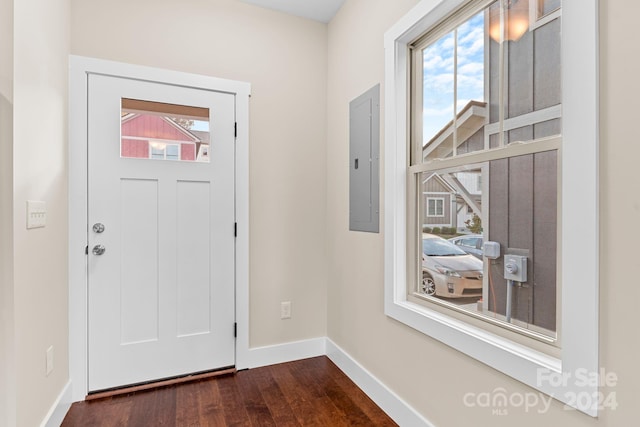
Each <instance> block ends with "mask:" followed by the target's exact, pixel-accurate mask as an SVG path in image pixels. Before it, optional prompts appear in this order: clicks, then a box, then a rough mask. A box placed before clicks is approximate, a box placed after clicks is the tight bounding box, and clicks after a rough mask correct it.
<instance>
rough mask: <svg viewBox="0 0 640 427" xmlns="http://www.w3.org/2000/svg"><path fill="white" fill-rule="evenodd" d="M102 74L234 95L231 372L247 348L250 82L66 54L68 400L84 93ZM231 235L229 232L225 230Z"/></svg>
mask: <svg viewBox="0 0 640 427" xmlns="http://www.w3.org/2000/svg"><path fill="white" fill-rule="evenodd" d="M90 74H103V75H110V76H117V77H125V78H129V79H135V80H142V81H149V82H154V83H164V84H172V85H178V86H183V87H190V88H195V89H204V90H214V91H218V92H226V93H231V94H234V95H235V98H236V102H235V116H236V122H237V137H236V167H235V191H236V200H235V212H236V221H237V224H238V226H237V237H236V253H235V256H236V266H235V289H236V290H235V292H236V322H237V324H238V328H237V338H236V368H237V369H244V368H246V367H249V366H248V365H249V364H250V362H249V360H250V349H249V97H250V96H251V85H250V83H246V82H240V81H234V80H226V79H219V78H215V77H209V76H203V75H197V74H188V73H183V72H178V71H171V70H163V69H159V68H152V67H144V66H139V65H131V64H125V63H120V62H113V61H106V60H101V59H95V58H87V57H81V56H74V55H71V56H70V57H69V266H68V267H69V376H70V380H71V384H72V400H73V401H74V402H76V401H81V400H84V398H85V397H86V396H87V392H88V375H87V368H88V364H87V362H88V360H87V354H88V341H87V333H88V327H87V320H88V317H87V309H88V305H87V256H86V254H85V248H86V246H87V230H88V226H89V224H88V222H87V190H88V189H87V178H88V171H87V130H88V129H87V94H88V92H87V90H88V75H90ZM230 231H231V230H230Z"/></svg>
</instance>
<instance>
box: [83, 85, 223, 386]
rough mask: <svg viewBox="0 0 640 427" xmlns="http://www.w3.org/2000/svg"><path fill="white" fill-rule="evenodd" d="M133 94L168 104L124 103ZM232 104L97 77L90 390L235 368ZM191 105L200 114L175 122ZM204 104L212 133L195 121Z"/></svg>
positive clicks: (92, 92)
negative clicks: (146, 108) (98, 229)
mask: <svg viewBox="0 0 640 427" xmlns="http://www.w3.org/2000/svg"><path fill="white" fill-rule="evenodd" d="M123 99H124V100H126V101H125V102H126V103H127V104H126V105H127V106H131V105H133V104H132V102H131V100H143V101H151V103H150V104H145V103H138V104H136V105H142V106H144V105H155V106H159V107H158V111H142V110H140V111H138V110H135V109H134V108H127V109H126V110H125V109H123ZM234 103H235V99H234V96H233V95H231V94H224V93H219V92H213V91H206V90H200V89H192V88H185V87H178V86H171V85H167V84H160V83H151V82H142V81H137V80H129V79H125V78H118V77H111V76H102V75H90V76H89V100H88V110H89V116H88V170H89V182H88V193H89V194H88V217H89V218H88V219H89V230H88V242H89V261H88V295H89V296H88V298H89V304H88V307H89V308H88V319H89V354H88V365H89V390H90V391H97V390H103V389H108V388H112V387H118V386H123V385H130V384H136V383H140V382H147V381H152V380H157V379H162V378H168V377H173V376H179V375H184V374H189V373H193V372H201V371H206V370H212V369H217V368H222V367H227V366H232V365H234V363H235V354H234V344H235V340H234V334H233V324H234V319H235V314H234V280H235V278H234V260H235V258H234V253H235V252H234V251H235V241H234V235H233V226H234V221H235V218H234V197H235V196H234V194H235V193H234V164H235V158H234V152H235V148H234V142H235V137H234V121H235V120H234V108H235V106H234ZM163 106H167V112H166V115H165V114H163V110H162V107H163ZM183 106H189V107H195V110H192V111H196V112H197V113H194V115H193V116H189V115H186V116H185V117H186V118H181V119H180V120H178V119H175V117H173V116H172V114H173V113H175V111H188V110H186V107H183ZM137 108H143V107H137ZM172 109H173V111H170V110H172ZM150 110H153V108H150ZM202 111H208V117H209V119H208V121H209V134H208V139H209V140H207V141H205V139H206V138H207V137H205V136H203V133H202V132H200V133H198V131H196V130H195V129H189V127H190V126H191V125H190V124H189V121H190V118H195V119H196V120H198V121H202V120H203V118H202ZM143 116H144V117H143ZM138 119H140V123H139V124H135V123H134V122H133V121H135V120H138ZM142 120H144V121H145V122H144V123H142ZM125 121H127V126H123V125H122V123H124V122H125ZM125 129H126V131H125ZM132 129H133V130H132ZM136 132H137V133H136ZM125 133H126V135H125ZM125 142H126V148H125ZM203 148H206V150H203ZM203 153H204V154H205V156H204V157H203V155H202V154H203ZM203 159H204V160H203ZM95 223H101V224H104V231H103V232H100V233H97V232H94V231H93V229H92V227H91V226H92V225H93V224H95ZM97 245H102V246H104V248H105V251H104V253H103V254H102V255H96V254H94V253H93V248H94V246H97Z"/></svg>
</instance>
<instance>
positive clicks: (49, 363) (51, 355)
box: [46, 346, 53, 376]
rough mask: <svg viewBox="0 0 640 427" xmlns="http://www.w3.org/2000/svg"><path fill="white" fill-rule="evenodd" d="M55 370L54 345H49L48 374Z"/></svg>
mask: <svg viewBox="0 0 640 427" xmlns="http://www.w3.org/2000/svg"><path fill="white" fill-rule="evenodd" d="M51 372H53V346H49V348H48V349H47V366H46V375H47V376H49V374H50V373H51Z"/></svg>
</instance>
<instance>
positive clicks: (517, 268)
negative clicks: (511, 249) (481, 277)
mask: <svg viewBox="0 0 640 427" xmlns="http://www.w3.org/2000/svg"><path fill="white" fill-rule="evenodd" d="M504 278H505V279H507V280H513V281H514V282H520V283H524V282H526V281H527V257H526V256H522V255H505V256H504Z"/></svg>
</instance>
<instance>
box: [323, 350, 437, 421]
mask: <svg viewBox="0 0 640 427" xmlns="http://www.w3.org/2000/svg"><path fill="white" fill-rule="evenodd" d="M326 349H327V353H326V354H327V357H328V358H329V359H331V361H332V362H333V363H335V364H336V366H338V368H340V369H341V370H342V371H343V372H344V373H345V374H346V375H347V376H348V377H349V378H350V379H351V381H353V382H354V383H356V385H357V386H358V387H360V389H362V391H364V392H365V393H366V395H367V396H369V398H371V400H373V401H374V402H375V403H376V405H378V406H379V407H380V408H382V410H383V411H385V412H386V413H387V415H389V416H390V417H391V418H392V419H393V420H394V421H395V422H396V423H398V425H400V426H401V427H403V426H411V427H418V426H424V427H434V426H433V424H432V423H431V422H429V421H428V420H427V419H425V418H424V417H423V416H422V415H420V414H419V413H418V412H417V411H416V410H415V409H413V408H412V407H411V406H409V404H408V403H407V402H405V401H404V400H402V399H401V398H400V397H399V396H398V395H397V394H395V393H394V392H393V391H392V390H391V389H389V388H388V387H387V386H386V385H384V384H383V383H382V382H381V381H380V380H378V379H377V378H376V377H374V376H373V375H372V374H371V373H370V372H369V371H367V370H366V369H365V368H364V367H363V366H362V365H360V364H359V363H358V362H357V361H356V360H354V359H353V358H352V357H351V356H350V355H349V354H347V353H346V352H345V351H344V350H343V349H341V348H340V347H338V346H337V345H336V344H335V343H334V342H333V341H331V340H330V339H329V338H327V344H326Z"/></svg>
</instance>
